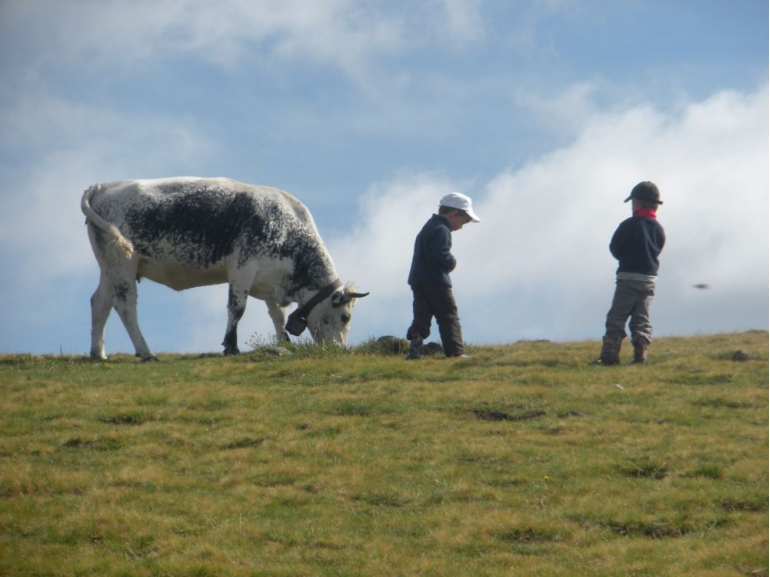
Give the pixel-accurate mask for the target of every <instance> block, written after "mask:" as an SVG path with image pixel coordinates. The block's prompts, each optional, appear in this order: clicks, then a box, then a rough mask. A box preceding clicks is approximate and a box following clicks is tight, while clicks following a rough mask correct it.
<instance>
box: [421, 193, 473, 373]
mask: <svg viewBox="0 0 770 577" xmlns="http://www.w3.org/2000/svg"><path fill="white" fill-rule="evenodd" d="M469 222H480V219H479V217H478V216H476V213H474V212H473V203H472V201H471V199H470V198H468V197H467V196H465V195H464V194H461V193H459V192H452V193H449V194H447V195H446V196H444V197H443V198H442V199H441V200H440V201H439V209H438V214H434V215H433V216H432V217H431V218H430V220H428V222H427V223H425V226H423V227H422V230H421V231H420V233H419V234H418V235H417V238H416V239H415V241H414V254H413V255H412V266H411V268H410V270H409V280H408V282H409V285H410V286H411V287H412V294H413V296H414V300H413V303H412V310H413V312H414V317H413V320H412V324H411V326H410V327H409V329H408V330H407V332H406V338H407V339H408V340H409V354H408V355H407V357H406V358H407V359H409V360H412V359H417V358H419V357H420V350H421V348H422V342H423V340H424V339H426V338H428V335H430V325H431V322H432V320H433V317H436V322H437V323H438V329H439V335H440V336H441V344H442V345H443V347H444V354H445V355H446V356H447V357H461V356H463V355H464V354H465V351H464V348H463V334H462V330H461V328H460V317H459V316H458V314H457V305H456V304H455V299H454V296H453V294H452V281H451V280H450V278H449V273H450V272H452V271H453V270H454V268H455V266H456V264H457V261H456V260H455V257H454V256H453V255H452V252H451V249H452V233H453V232H455V231H458V230H460V229H461V228H462V227H463V226H464V225H466V224H468V223H469Z"/></svg>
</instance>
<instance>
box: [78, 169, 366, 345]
mask: <svg viewBox="0 0 770 577" xmlns="http://www.w3.org/2000/svg"><path fill="white" fill-rule="evenodd" d="M81 208H82V210H83V213H84V214H85V215H86V224H87V226H88V237H89V239H90V241H91V247H92V248H93V251H94V255H95V256H96V260H97V261H98V263H99V268H100V270H101V277H100V281H99V287H98V288H97V289H96V292H95V293H94V294H93V296H92V297H91V331H92V332H91V356H92V357H93V358H96V359H105V358H106V356H105V353H104V329H105V326H106V324H107V318H108V317H109V314H110V311H111V310H112V308H113V307H114V308H115V309H116V310H117V312H118V314H119V315H120V318H121V320H122V321H123V324H124V326H125V327H126V330H127V331H128V334H129V336H130V337H131V341H132V342H133V344H134V347H135V349H136V354H137V356H138V357H140V358H141V359H143V360H150V359H155V356H154V355H153V353H152V351H151V350H150V348H149V347H148V346H147V343H146V341H145V340H144V337H143V336H142V333H141V331H140V329H139V323H138V321H137V313H136V303H137V287H136V283H137V281H139V280H140V279H142V278H148V279H150V280H153V281H155V282H158V283H161V284H164V285H166V286H168V287H171V288H173V289H175V290H184V289H188V288H192V287H198V286H205V285H214V284H222V283H228V284H229V285H230V291H229V298H228V303H227V311H228V321H227V330H226V332H225V338H224V342H223V343H222V344H223V345H224V348H225V354H237V353H238V352H239V351H238V342H237V341H238V338H237V328H238V321H239V320H240V319H241V317H242V316H243V312H244V310H245V308H246V299H247V297H248V296H253V297H255V298H258V299H261V300H263V301H265V302H266V303H267V309H268V312H269V314H270V317H271V319H272V320H273V324H274V325H275V330H276V334H277V335H279V336H281V337H283V338H287V339H288V335H287V334H286V332H285V330H286V331H288V332H291V333H292V334H294V335H299V334H300V333H301V332H302V331H303V330H304V328H305V327H308V328H309V329H310V334H311V335H312V336H313V338H314V339H315V340H316V341H318V342H333V343H337V344H340V345H345V344H346V341H347V334H348V330H349V323H350V317H351V313H352V309H353V306H354V305H355V302H356V298H360V297H363V296H366V294H368V293H366V294H359V293H356V292H354V290H353V288H352V287H351V286H350V285H345V286H343V285H342V283H341V282H340V281H339V279H338V277H337V272H336V270H335V268H334V264H333V262H332V259H331V257H330V256H329V253H328V252H327V250H326V247H325V246H324V244H323V241H322V240H321V237H320V235H319V234H318V231H317V230H316V227H315V223H314V222H313V217H312V216H311V215H310V212H309V211H308V210H307V208H305V206H304V205H303V204H302V203H301V202H299V201H298V200H297V199H296V198H294V197H293V196H291V195H289V194H287V193H285V192H283V191H281V190H277V189H275V188H269V187H266V186H254V185H250V184H243V183H240V182H235V181H233V180H230V179H226V178H211V179H208V178H188V177H184V178H169V179H160V180H126V181H120V182H109V183H102V184H96V185H94V186H92V187H90V188H89V189H88V190H86V191H85V193H84V194H83V199H82V201H81ZM291 303H298V308H297V310H296V311H294V312H293V313H292V314H291V315H289V320H288V323H287V324H286V326H285V330H284V322H285V316H284V307H287V306H288V305H289V304H291Z"/></svg>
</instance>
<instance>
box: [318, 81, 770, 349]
mask: <svg viewBox="0 0 770 577" xmlns="http://www.w3.org/2000/svg"><path fill="white" fill-rule="evenodd" d="M767 100H768V91H767V87H764V88H763V89H761V90H759V91H758V92H756V93H754V94H748V95H742V94H737V93H732V92H723V93H719V94H717V95H715V96H713V97H712V98H709V99H708V100H706V101H704V102H700V103H695V104H692V105H691V106H689V107H687V108H686V109H685V110H684V111H683V112H682V113H680V114H663V113H661V112H658V111H656V110H655V109H652V108H649V107H637V108H632V109H629V110H626V111H625V112H622V113H615V114H610V115H599V114H596V115H594V116H593V117H592V119H591V120H590V121H589V122H588V123H587V125H586V126H585V127H584V129H583V131H582V132H581V134H580V136H579V137H578V138H577V139H576V140H575V142H574V143H573V144H572V145H571V146H569V147H567V148H564V149H562V150H559V151H557V152H554V153H552V154H549V155H547V156H545V157H543V158H540V159H538V160H536V161H535V162H533V163H531V164H530V165H528V166H525V167H524V168H522V169H520V170H516V171H510V170H509V171H505V172H503V173H501V174H500V175H499V176H498V177H496V178H495V179H493V180H492V181H490V182H489V183H488V184H487V185H486V187H485V188H484V190H483V192H482V191H480V190H471V189H465V192H467V193H469V194H470V195H471V196H473V197H474V198H475V199H476V203H475V206H477V207H478V208H477V212H478V213H479V215H480V216H481V218H482V220H483V222H482V223H481V224H478V225H468V226H466V227H465V228H464V229H463V230H462V231H461V232H459V233H456V234H455V235H454V252H455V254H456V256H457V258H458V262H459V264H458V268H457V270H456V272H455V273H454V275H453V277H454V282H455V286H456V291H455V293H456V297H457V299H458V304H459V305H460V312H461V314H462V316H463V326H464V328H465V331H466V338H468V340H470V341H471V342H490V341H492V342H504V341H506V340H515V339H517V338H524V337H527V338H530V337H541V338H586V337H590V336H593V337H596V336H599V335H600V334H601V332H602V330H603V320H604V314H605V313H606V310H607V308H608V307H609V300H610V298H611V294H612V290H613V281H614V269H615V267H616V262H615V261H614V260H613V259H612V257H611V256H610V255H609V251H608V249H607V246H608V244H609V239H610V236H611V235H612V232H613V231H614V229H615V227H616V226H617V225H618V224H619V222H620V221H621V220H623V219H624V218H626V217H627V216H629V214H630V213H629V205H627V204H623V202H622V200H623V199H624V198H625V196H626V195H627V194H628V192H629V191H630V189H631V188H632V187H633V186H634V185H635V184H636V183H637V182H639V181H641V180H648V179H649V180H653V181H654V182H656V183H657V184H658V185H659V187H660V188H661V191H662V195H663V198H664V201H665V204H664V206H663V207H662V209H661V211H660V220H661V223H662V224H663V225H664V227H665V228H666V231H667V236H668V243H667V246H666V249H665V250H664V252H663V255H662V257H661V277H660V284H659V293H658V297H657V299H656V303H655V305H654V309H653V317H654V318H653V321H654V325H655V326H656V329H658V331H659V332H660V331H662V332H665V333H686V332H696V331H716V330H733V329H735V328H743V329H747V328H764V327H767V320H768V302H767V294H768V220H767V219H768V217H767V215H768V137H767V126H768V110H767ZM454 188H461V189H462V185H459V186H455V184H453V183H450V182H447V181H446V179H443V178H434V177H433V176H431V175H423V176H419V175H412V176H408V177H404V176H403V175H401V176H399V177H397V178H395V179H394V180H393V181H392V182H390V183H384V184H380V185H377V186H375V187H373V188H372V190H371V191H370V192H369V193H368V195H367V196H366V198H365V199H364V201H363V203H362V207H361V211H360V215H359V221H360V226H359V227H357V228H356V230H355V231H354V232H353V233H351V235H349V236H347V237H345V238H339V239H334V240H333V241H332V242H331V243H330V246H331V248H332V256H333V257H334V259H335V262H336V263H337V265H338V268H340V269H343V270H345V271H347V270H355V271H356V273H355V274H357V275H358V278H359V280H361V281H362V284H364V285H365V288H366V290H371V291H372V296H371V297H369V299H370V300H369V301H362V303H361V305H360V307H359V310H358V311H357V313H356V319H355V320H354V323H356V324H354V326H353V330H352V333H351V334H352V336H353V338H357V339H359V340H360V339H365V338H367V337H369V336H372V335H379V334H385V333H395V334H401V333H402V332H403V331H404V330H405V329H406V325H407V324H408V322H409V320H410V314H411V310H410V308H411V298H410V294H409V289H408V287H407V286H406V284H405V283H406V276H407V274H408V267H409V263H410V260H411V252H412V243H413V240H414V236H415V235H416V233H417V232H418V230H419V228H420V226H421V225H422V224H423V222H424V221H425V220H426V219H427V218H428V216H429V215H430V213H431V211H433V210H434V208H435V203H436V202H437V200H438V199H439V198H440V197H441V196H442V195H443V194H445V193H446V192H448V191H450V190H451V189H454ZM704 282H705V283H709V284H711V285H712V292H711V293H708V294H709V295H715V296H706V295H705V294H701V293H699V292H698V291H696V290H695V289H693V288H692V285H694V284H698V283H704ZM717 297H719V298H721V301H720V302H719V304H718V306H715V302H714V298H717Z"/></svg>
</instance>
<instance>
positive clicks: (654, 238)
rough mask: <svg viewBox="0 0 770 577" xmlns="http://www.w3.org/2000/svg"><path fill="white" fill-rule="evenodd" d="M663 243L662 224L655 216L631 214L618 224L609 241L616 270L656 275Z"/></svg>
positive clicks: (664, 239)
mask: <svg viewBox="0 0 770 577" xmlns="http://www.w3.org/2000/svg"><path fill="white" fill-rule="evenodd" d="M664 244H666V235H665V233H664V232H663V227H662V226H660V223H659V222H658V221H657V220H656V219H654V218H647V217H639V216H632V217H631V218H629V219H626V220H624V221H623V222H621V223H620V226H618V228H617V230H616V231H615V234H613V235H612V241H611V242H610V252H611V253H612V256H614V257H615V258H616V259H618V261H619V265H620V266H619V267H618V272H619V273H620V272H631V273H636V274H644V275H648V276H657V275H658V267H659V265H660V263H659V262H658V256H659V255H660V251H661V250H663V245H664Z"/></svg>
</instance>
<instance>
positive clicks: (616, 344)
mask: <svg viewBox="0 0 770 577" xmlns="http://www.w3.org/2000/svg"><path fill="white" fill-rule="evenodd" d="M622 344H623V339H619V338H617V337H604V338H603V339H602V352H601V353H600V355H599V358H598V359H596V361H594V364H596V365H603V366H605V367H611V366H614V365H619V364H620V347H621V345H622Z"/></svg>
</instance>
